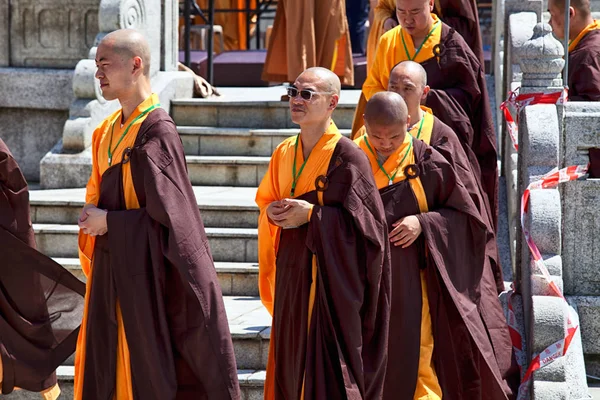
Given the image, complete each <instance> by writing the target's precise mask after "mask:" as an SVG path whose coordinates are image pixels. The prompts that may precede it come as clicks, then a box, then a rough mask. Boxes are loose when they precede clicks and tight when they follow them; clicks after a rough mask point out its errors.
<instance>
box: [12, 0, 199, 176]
mask: <svg viewBox="0 0 600 400" xmlns="http://www.w3.org/2000/svg"><path fill="white" fill-rule="evenodd" d="M0 1H1V0H0ZM177 7H178V2H177V1H176V0H101V1H100V6H99V12H98V29H99V32H100V33H98V35H97V36H96V39H95V41H94V47H91V49H89V52H88V54H87V55H86V57H84V58H82V59H81V60H80V61H79V62H78V63H77V66H76V67H75V73H74V76H73V86H72V88H73V89H72V90H73V97H74V100H73V102H72V104H71V107H70V109H69V118H68V120H67V121H66V122H65V124H64V128H63V132H62V140H61V141H60V142H59V143H58V144H57V145H56V146H55V148H54V149H53V150H52V151H51V152H50V153H48V154H47V155H46V156H45V157H44V159H43V160H42V161H41V165H40V181H41V184H42V187H44V188H66V187H83V186H85V184H86V182H87V177H89V175H90V172H91V154H90V152H89V147H90V145H91V141H92V134H93V132H94V129H95V128H96V127H97V126H98V124H99V123H100V122H101V121H102V120H103V119H104V118H106V117H107V116H108V115H110V114H111V113H113V112H115V111H116V110H118V108H119V104H118V102H116V101H111V102H107V101H106V100H104V98H103V97H102V95H101V93H100V91H99V87H98V83H97V81H96V79H95V77H94V75H95V72H96V65H95V60H94V59H95V53H96V47H95V46H96V45H97V43H98V42H99V41H100V40H101V39H102V38H103V37H104V36H105V35H106V34H108V33H110V32H112V31H114V30H117V29H123V28H131V29H136V30H138V31H140V32H142V33H143V34H144V36H145V37H146V38H147V40H148V42H149V44H150V48H151V51H152V54H151V59H152V62H151V66H150V74H151V78H152V89H153V91H154V92H155V93H157V94H158V96H159V97H160V101H161V104H162V107H163V108H165V109H166V110H167V111H169V108H170V102H171V99H173V98H176V97H177V98H185V97H192V90H193V77H192V76H191V75H189V74H187V73H184V72H178V71H177V55H178V51H177V49H178V35H177V24H178V8H177Z"/></svg>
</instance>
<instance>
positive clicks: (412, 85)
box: [388, 67, 429, 114]
mask: <svg viewBox="0 0 600 400" xmlns="http://www.w3.org/2000/svg"><path fill="white" fill-rule="evenodd" d="M411 72H412V71H407V70H405V69H403V68H402V67H398V68H396V69H394V71H393V72H392V74H391V75H390V80H389V83H388V91H390V92H394V93H398V94H399V95H400V96H402V98H403V99H404V101H405V102H406V106H407V107H408V112H409V113H411V114H412V113H414V111H415V110H416V109H418V108H419V106H420V105H421V104H422V103H424V102H425V99H426V98H427V93H428V92H429V86H423V83H422V81H420V80H419V78H418V77H417V76H416V74H415V73H411Z"/></svg>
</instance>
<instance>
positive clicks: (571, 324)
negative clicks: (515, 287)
mask: <svg viewBox="0 0 600 400" xmlns="http://www.w3.org/2000/svg"><path fill="white" fill-rule="evenodd" d="M587 170H588V166H583V165H574V166H570V167H568V168H564V169H561V170H560V171H559V170H558V169H554V170H552V171H550V172H549V173H547V174H546V175H544V176H543V177H542V178H540V179H539V180H537V181H535V182H532V183H530V184H529V186H527V189H526V190H525V192H524V193H523V197H522V198H521V228H522V229H523V234H524V235H525V240H526V241H527V245H528V246H529V250H530V251H531V255H532V257H533V261H534V264H535V266H536V267H537V269H538V270H539V271H540V273H541V274H542V276H543V277H544V279H546V280H547V281H548V283H549V286H550V289H551V290H552V292H553V294H554V295H555V296H557V297H560V298H562V299H563V300H564V301H565V302H566V301H567V300H566V299H565V298H564V296H563V294H562V292H561V291H560V289H559V288H558V286H556V283H554V282H553V281H552V278H551V277H550V273H549V272H548V268H546V265H545V264H544V260H543V258H542V255H541V254H540V251H539V249H538V248H537V246H536V244H535V242H534V241H533V239H532V238H531V235H530V234H529V231H528V230H527V228H526V227H525V219H526V216H527V213H528V212H529V195H530V192H531V190H533V189H547V188H554V187H556V186H558V185H559V184H560V183H564V182H570V181H574V180H577V179H581V178H583V177H584V176H585V175H586V174H587ZM569 310H571V309H570V308H569ZM575 317H576V316H575V315H572V311H569V316H568V318H567V335H566V337H564V338H563V339H561V340H559V341H557V342H555V343H553V344H551V345H550V346H548V347H547V348H546V349H544V350H543V351H542V352H541V353H539V354H536V355H534V356H533V359H532V360H531V363H530V364H529V367H528V368H527V370H526V372H525V375H524V376H523V379H522V380H521V385H520V386H519V394H518V396H517V400H525V399H528V398H529V397H528V394H529V386H530V385H529V381H530V380H531V376H532V374H533V373H534V372H535V371H537V370H539V369H540V368H543V367H544V366H546V365H548V364H551V363H552V362H554V361H555V360H556V359H558V358H560V357H562V356H564V355H565V354H566V353H567V350H568V349H569V345H570V344H571V341H572V340H573V337H574V336H575V333H576V332H577V329H578V328H579V326H578V325H577V324H576V323H575V320H576V318H575ZM508 328H509V332H510V338H511V340H512V345H513V348H514V350H515V355H516V356H517V360H523V359H524V357H523V356H524V355H523V347H522V342H523V341H522V337H521V334H520V333H519V329H518V327H517V321H516V317H515V313H514V309H513V306H512V296H511V298H509V301H508ZM519 368H521V369H522V368H523V366H522V365H519Z"/></svg>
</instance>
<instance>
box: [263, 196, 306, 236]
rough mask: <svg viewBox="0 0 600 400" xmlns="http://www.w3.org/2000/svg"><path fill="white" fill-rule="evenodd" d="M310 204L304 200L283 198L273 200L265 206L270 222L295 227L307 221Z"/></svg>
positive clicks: (280, 225)
mask: <svg viewBox="0 0 600 400" xmlns="http://www.w3.org/2000/svg"><path fill="white" fill-rule="evenodd" d="M311 208H312V204H310V203H309V202H308V201H304V200H296V199H283V200H279V201H274V202H272V203H271V204H269V207H267V216H268V217H269V220H271V222H272V223H273V224H275V225H277V226H279V227H281V228H284V229H288V228H297V227H299V226H301V225H304V224H306V223H307V222H308V214H309V213H310V210H311Z"/></svg>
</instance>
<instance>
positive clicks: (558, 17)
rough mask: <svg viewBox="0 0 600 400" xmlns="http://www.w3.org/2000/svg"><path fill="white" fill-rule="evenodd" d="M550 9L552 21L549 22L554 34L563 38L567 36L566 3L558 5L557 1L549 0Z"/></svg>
mask: <svg viewBox="0 0 600 400" xmlns="http://www.w3.org/2000/svg"><path fill="white" fill-rule="evenodd" d="M548 11H549V12H550V21H548V23H549V24H550V26H551V27H552V31H553V32H554V36H556V37H557V38H558V39H560V40H562V39H564V38H565V10H564V5H563V6H562V7H560V6H558V5H557V4H556V2H554V1H552V0H549V1H548Z"/></svg>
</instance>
